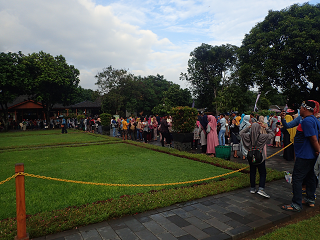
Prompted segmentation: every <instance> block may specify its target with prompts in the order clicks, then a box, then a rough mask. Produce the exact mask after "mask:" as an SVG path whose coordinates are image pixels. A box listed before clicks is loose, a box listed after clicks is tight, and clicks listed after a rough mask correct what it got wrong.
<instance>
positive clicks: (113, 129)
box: [111, 117, 117, 137]
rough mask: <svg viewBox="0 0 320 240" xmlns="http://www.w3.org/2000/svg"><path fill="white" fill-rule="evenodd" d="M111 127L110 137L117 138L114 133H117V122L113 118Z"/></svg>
mask: <svg viewBox="0 0 320 240" xmlns="http://www.w3.org/2000/svg"><path fill="white" fill-rule="evenodd" d="M111 127H112V136H113V137H116V136H117V133H116V131H117V121H116V118H115V117H112V120H111Z"/></svg>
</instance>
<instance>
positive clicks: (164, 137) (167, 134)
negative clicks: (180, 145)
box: [161, 132, 171, 147]
mask: <svg viewBox="0 0 320 240" xmlns="http://www.w3.org/2000/svg"><path fill="white" fill-rule="evenodd" d="M161 134H162V139H161V145H162V147H164V139H166V143H167V144H171V136H170V133H169V132H162V133H161Z"/></svg>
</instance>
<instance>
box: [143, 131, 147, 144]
mask: <svg viewBox="0 0 320 240" xmlns="http://www.w3.org/2000/svg"><path fill="white" fill-rule="evenodd" d="M147 137H148V132H146V131H143V138H144V142H145V143H147V141H148V139H147Z"/></svg>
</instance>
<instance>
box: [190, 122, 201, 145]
mask: <svg viewBox="0 0 320 240" xmlns="http://www.w3.org/2000/svg"><path fill="white" fill-rule="evenodd" d="M200 130H201V128H200V122H199V121H198V120H197V122H196V125H195V127H194V129H193V141H192V142H191V149H193V144H194V146H195V149H196V150H197V149H198V144H199V140H200Z"/></svg>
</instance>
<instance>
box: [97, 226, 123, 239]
mask: <svg viewBox="0 0 320 240" xmlns="http://www.w3.org/2000/svg"><path fill="white" fill-rule="evenodd" d="M97 231H98V233H99V234H100V236H101V237H102V238H103V239H112V240H113V239H117V240H118V239H120V238H119V237H118V235H117V233H116V232H115V231H114V230H113V229H112V228H111V226H106V227H102V228H98V229H97Z"/></svg>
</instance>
